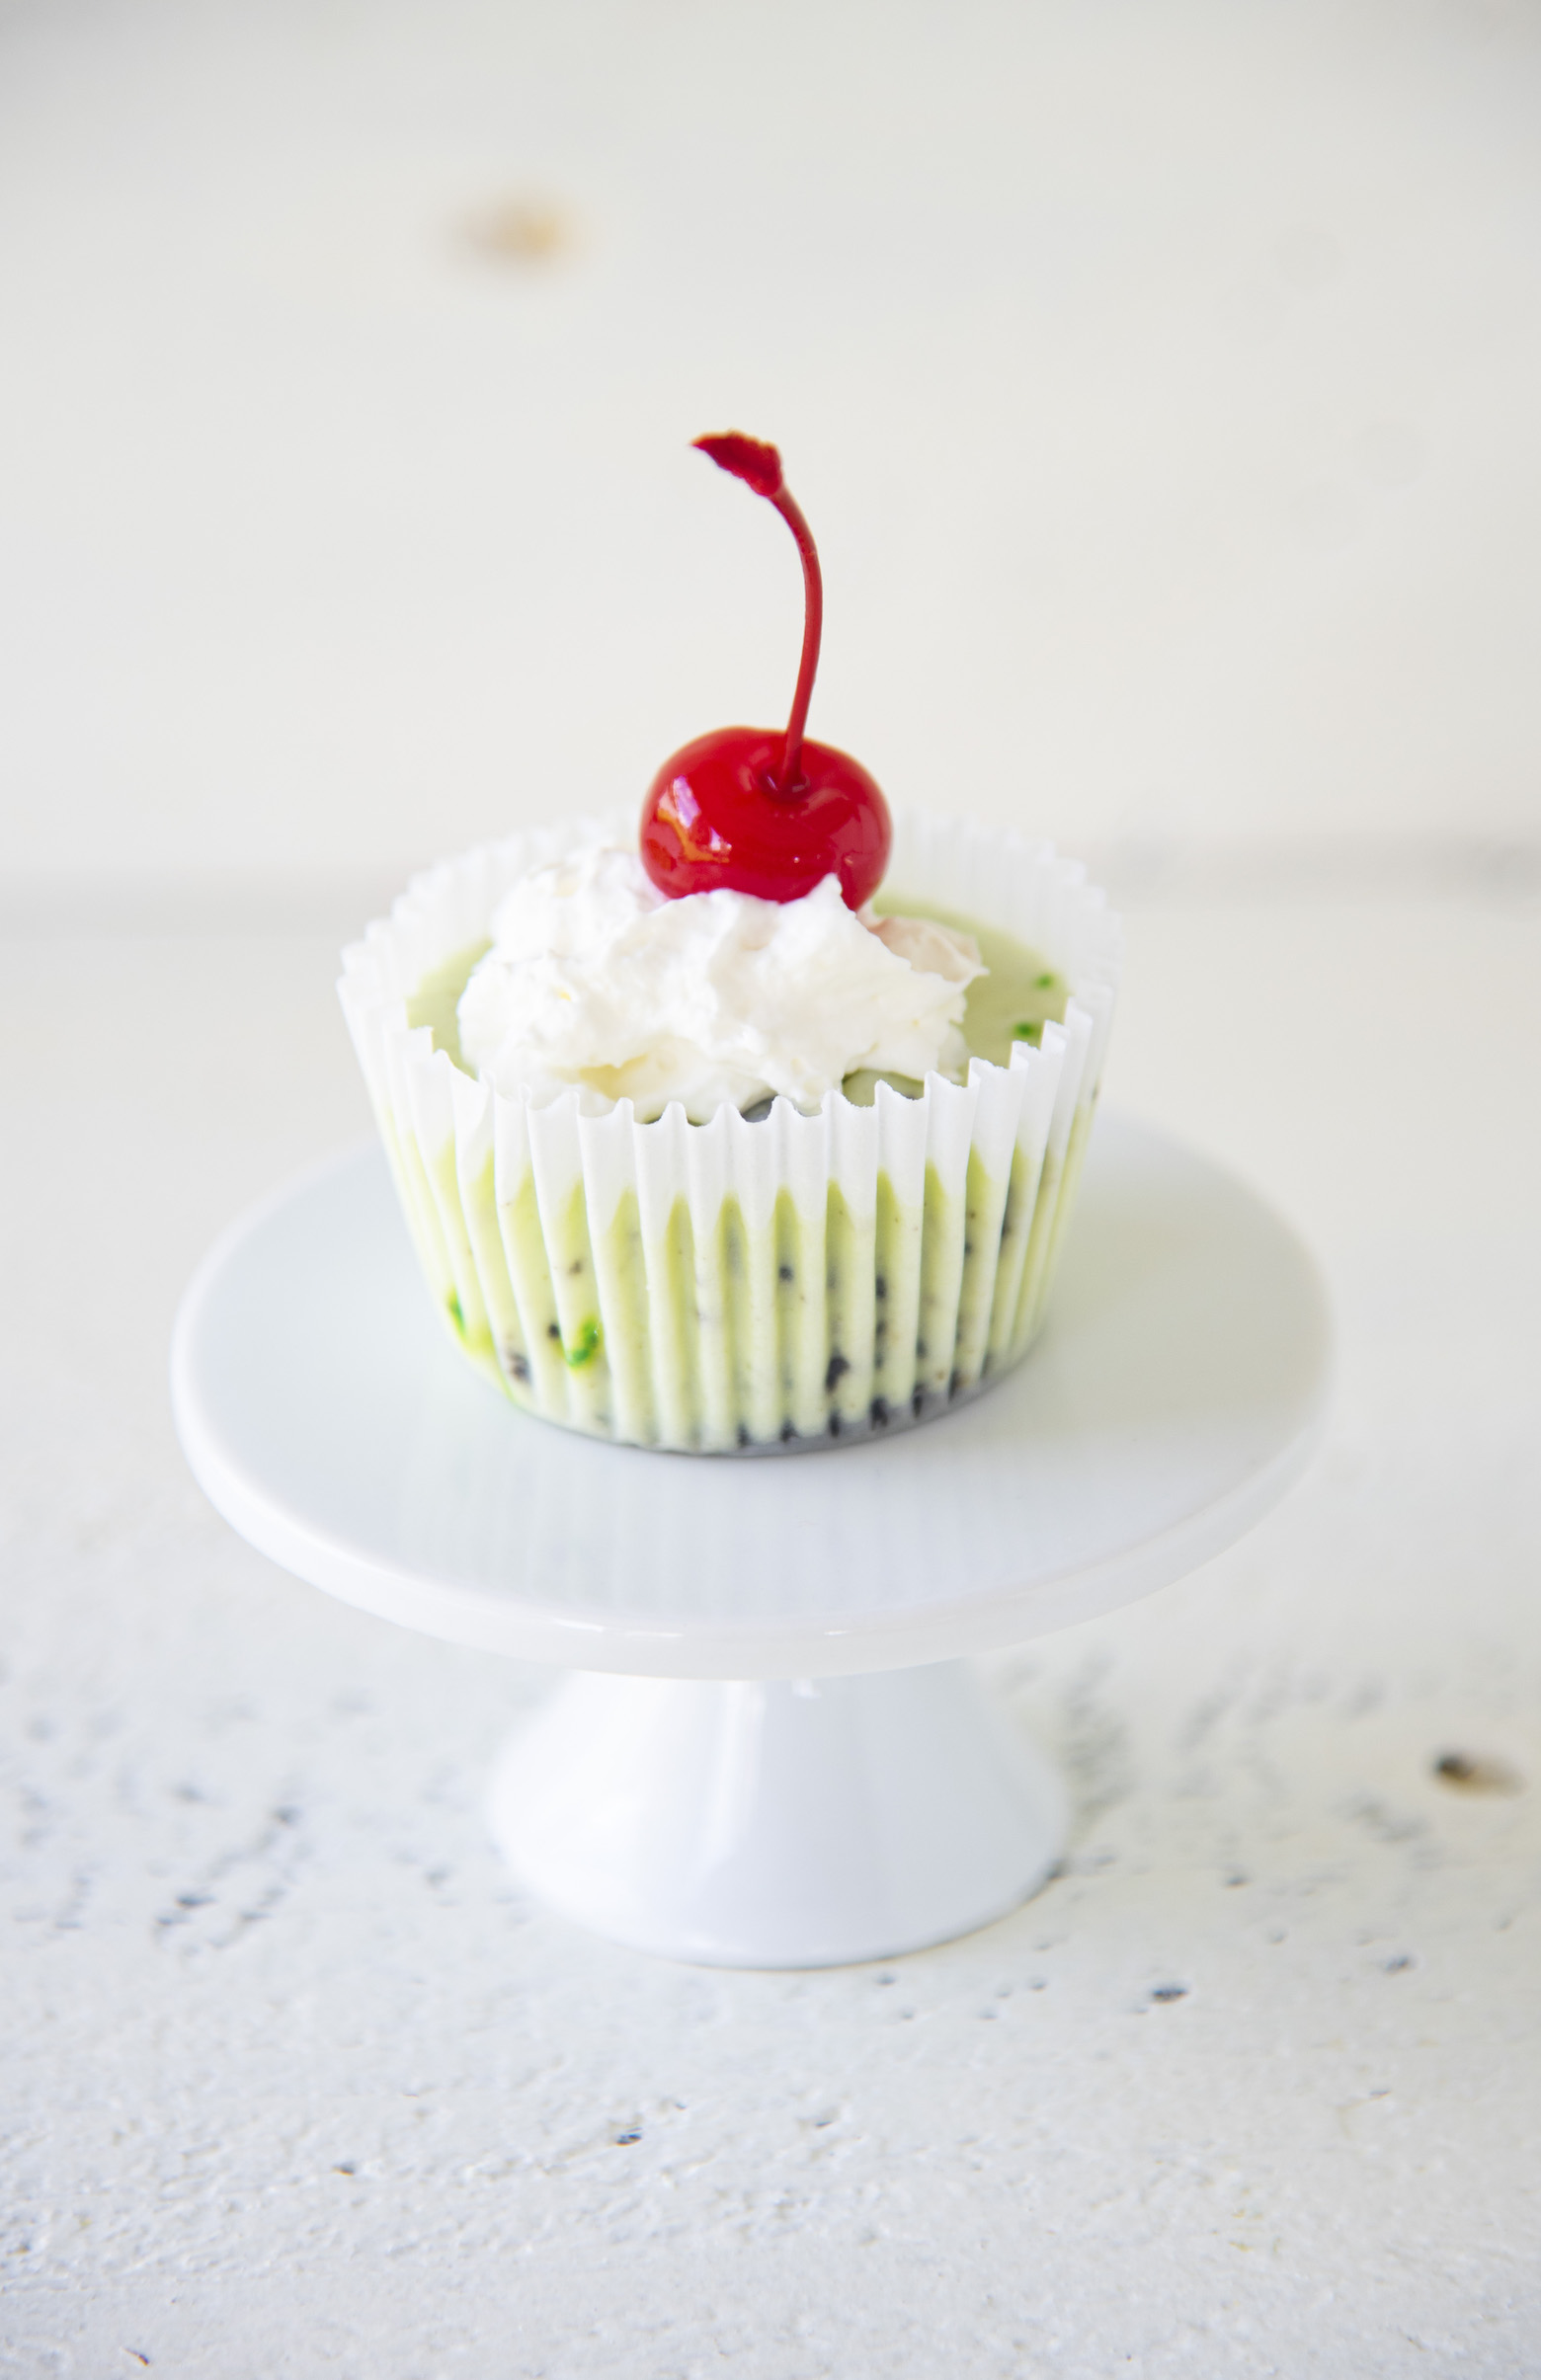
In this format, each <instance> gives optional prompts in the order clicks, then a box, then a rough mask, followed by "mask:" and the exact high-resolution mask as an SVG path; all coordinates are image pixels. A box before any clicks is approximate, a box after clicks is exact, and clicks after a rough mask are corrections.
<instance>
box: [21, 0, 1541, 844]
mask: <svg viewBox="0 0 1541 2380" xmlns="http://www.w3.org/2000/svg"><path fill="white" fill-rule="evenodd" d="M1538 123H1541V13H1538V11H1537V9H1536V8H1535V7H1534V5H1530V4H1527V0H1354V4H1353V5H1352V6H1349V7H1340V6H1332V5H1327V4H1323V5H1316V6H1295V7H1289V8H1269V7H1266V6H1262V5H1240V6H1238V5H1225V4H1223V0H1209V4H1207V5H1205V4H1204V0H1165V4H1163V5H1159V6H1155V7H1149V6H1136V5H1133V4H1132V0H1097V4H1096V5H1094V6H1090V7H1085V8H1080V7H1069V6H1062V7H1055V6H1045V5H1036V6H1004V5H1003V6H990V5H987V4H985V0H959V4H958V5H951V6H946V7H942V6H940V5H935V4H933V0H928V4H927V5H915V4H914V0H910V4H908V5H907V4H905V0H899V4H897V5H892V6H885V7H876V6H864V5H856V4H855V0H837V5H834V6H815V5H804V4H793V5H788V6H777V7H772V6H769V5H765V6H761V5H754V4H752V0H587V4H585V5H582V6H576V7H570V8H561V9H558V8H551V9H543V8H537V7H534V6H531V5H527V4H526V5H518V6H495V5H491V4H483V5H478V4H477V0H441V4H440V5H437V6H430V5H428V4H427V0H369V4H368V5H365V4H364V0H266V4H265V5H257V0H204V4H203V5H197V6H195V5H192V4H191V0H117V4H116V5H113V4H112V0H47V4H46V5H44V4H42V0H7V4H6V5H5V7H4V8H3V10H0V326H3V339H4V353H5V367H4V371H3V374H0V779H3V785H4V799H5V841H4V866H5V867H6V869H7V870H8V871H12V872H22V873H24V874H30V873H32V872H36V871H52V870H55V869H60V868H70V867H73V866H75V865H77V864H78V863H81V862H83V861H90V862H91V863H93V864H94V865H96V866H97V867H99V868H102V869H106V870H113V871H117V870H122V871H123V872H125V873H127V874H138V873H141V872H143V871H152V872H153V871H156V870H164V869H166V868H168V867H175V868H177V869H180V870H193V871H202V870H209V869H214V870H217V869H222V868H229V867H243V866H249V865H255V866H258V867H261V868H264V869H270V870H278V871H284V870H289V869H296V868H297V869H303V868H306V867H310V866H325V867H327V868H330V869H334V870H344V869H350V868H354V867H356V866H358V865H360V864H361V863H364V862H375V861H377V862H378V863H379V864H380V866H381V867H382V868H387V869H393V870H399V869H400V868H401V867H402V866H404V865H407V864H409V863H416V862H418V861H420V860H422V859H425V858H427V857H430V856H432V855H433V854H434V853H435V852H437V851H438V850H440V849H442V848H446V847H453V846H455V845H457V844H460V843H462V842H465V841H467V840H470V839H473V838H474V837H476V836H477V835H480V834H484V833H492V832H496V831H498V830H499V829H500V828H504V827H506V826H507V825H508V824H509V823H510V822H521V821H523V820H525V819H527V818H528V817H530V816H531V815H534V814H536V813H538V812H540V811H542V810H544V809H547V808H550V807H552V806H557V807H561V808H565V807H567V806H568V805H570V804H572V803H574V802H575V801H577V802H583V803H593V802H595V801H597V800H600V801H610V800H624V799H626V798H629V795H630V793H631V792H632V791H635V792H636V794H637V797H638V799H640V794H641V789H642V788H643V787H644V786H645V785H646V783H647V781H648V779H649V778H650V776H651V774H652V772H653V769H654V767H655V766H656V765H657V763H658V762H659V761H660V760H661V759H662V758H663V757H664V755H665V754H667V753H668V752H670V751H671V750H673V748H674V747H675V746H676V745H677V744H680V743H682V742H684V741H685V740H686V739H687V738H688V737H689V736H690V735H693V734H696V733H698V732H700V730H702V729H703V728H706V727H709V726H711V725H714V724H717V723H720V722H724V721H727V720H730V719H746V718H747V719H749V720H751V721H755V722H759V721H766V722H768V723H773V722H774V720H775V719H776V718H777V717H778V716H779V715H780V714H781V713H782V712H783V711H784V709H785V706H786V703H787V700H788V699H789V693H790V682H791V676H792V674H793V669H794V666H795V654H796V638H797V602H798V582H797V574H796V567H795V561H794V558H793V555H792V552H791V548H790V545H789V542H788V541H787V540H786V537H785V533H784V531H783V530H782V529H781V527H780V525H779V524H778V523H777V522H776V521H774V520H773V519H772V518H771V516H770V514H769V513H768V512H763V511H762V510H761V509H760V508H758V507H756V506H755V505H754V504H753V503H752V502H751V500H750V499H748V497H747V496H744V495H743V494H741V493H740V492H739V491H737V490H736V489H733V488H731V487H730V486H728V485H727V484H726V483H724V482H719V481H718V480H717V479H716V476H715V474H714V473H713V472H712V471H711V468H710V466H709V465H708V464H706V463H705V462H703V461H702V460H700V459H699V458H698V457H695V456H692V455H690V454H689V453H688V452H687V450H686V442H687V440H688V439H689V437H690V436H693V435H694V434H695V433H696V432H698V431H703V430H708V429H720V428H726V427H728V426H729V425H737V426H740V427H743V428H746V429H748V430H750V431H753V432H755V433H758V434H759V435H762V436H771V437H774V438H776V439H777V440H778V441H779V442H780V443H781V445H782V447H783V449H784V452H785V455H786V458H787V465H788V471H789V474H790V476H791V481H792V485H793V486H794V488H795V489H796V490H797V492H798V493H799V494H800V496H801V498H802V500H803V502H804V504H805V507H806V509H807V510H808V512H809V513H810V515H811V516H812V518H813V520H814V523H815V526H816V529H817V531H818V533H819V535H820V537H821V539H822V541H823V545H824V551H825V559H826V568H827V579H828V590H829V619H828V633H827V640H826V654H827V661H826V667H825V672H824V676H823V679H822V682H821V686H820V691H819V695H818V698H817V707H816V712H815V731H816V732H817V733H820V734H822V735H824V736H825V737H826V738H827V740H829V741H832V742H836V743H842V744H845V745H847V746H849V747H850V748H851V749H852V750H854V751H856V752H857V753H858V754H860V756H862V757H863V758H864V759H865V760H866V761H867V763H868V765H869V766H870V767H872V768H873V770H874V771H875V772H876V773H877V775H878V776H879V779H880V780H881V781H883V782H884V783H885V784H886V785H887V786H888V788H889V790H890V791H891V793H892V794H893V795H894V796H895V797H896V798H898V799H901V800H904V801H906V802H919V801H924V802H928V803H930V804H932V805H933V806H936V805H941V806H948V805H961V806H965V807H967V808H969V809H970V810H972V811H975V812H979V813H983V814H986V815H988V816H991V817H993V818H1008V817H1010V818H1014V819H1019V820H1021V821H1022V822H1023V823H1024V824H1025V825H1027V826H1029V827H1030V828H1032V829H1034V830H1041V831H1047V832H1049V833H1053V834H1055V835H1057V836H1059V837H1060V838H1061V839H1063V840H1066V841H1068V842H1070V843H1074V844H1076V845H1078V846H1084V845H1086V844H1088V843H1096V844H1105V843H1107V842H1108V841H1110V840H1112V839H1115V838H1123V839H1125V840H1130V841H1134V842H1138V843H1141V844H1148V843H1150V842H1151V841H1152V840H1156V841H1159V842H1163V843H1164V842H1166V841H1169V840H1171V839H1173V838H1176V839H1177V840H1182V839H1184V838H1187V837H1191V836H1194V835H1199V836H1203V837H1209V838H1218V839H1222V840H1226V841H1232V842H1234V841H1242V842H1253V841H1257V840H1261V841H1263V842H1272V841H1276V840H1278V839H1279V838H1284V837H1290V836H1296V835H1308V836H1315V837H1330V838H1344V837H1347V838H1352V837H1354V836H1362V835H1365V834H1395V835H1397V836H1400V837H1410V836H1412V837H1421V836H1436V837H1437V836H1439V835H1441V834H1450V833H1457V834H1459V835H1461V836H1463V837H1466V838H1478V839H1482V838H1488V839H1495V838H1497V839H1499V840H1512V839H1513V838H1514V837H1516V836H1528V835H1529V834H1531V833H1533V832H1534V830H1535V828H1536V823H1537V799H1538V791H1537V779H1538V747H1541V725H1538V719H1537V706H1536V704H1535V702H1534V700H1533V699H1531V698H1529V693H1528V687H1529V683H1530V681H1531V678H1532V674H1533V670H1534V655H1535V652H1536V650H1537V646H1538V642H1541V571H1538V566H1537V556H1538V552H1541V439H1538V436H1537V433H1536V424H1537V422H1538V420H1541V167H1538V163H1537V150H1538V132H1537V127H1538ZM520 203H524V204H526V205H527V206H529V207H532V208H533V209H534V210H535V211H536V212H537V213H538V212H539V211H540V210H542V209H544V210H548V211H549V212H550V214H551V215H552V217H553V223H552V245H551V248H550V251H549V253H548V254H547V255H546V257H545V258H544V260H543V261H538V262H524V263H521V262H519V261H518V260H517V259H511V258H509V257H508V256H506V255H504V256H500V255H499V254H498V253H497V252H496V249H495V247H491V246H489V244H488V243H487V241H486V240H485V239H482V240H479V239H478V236H477V235H478V232H479V230H480V229H481V228H482V227H483V226H484V224H485V223H486V221H487V220H488V218H489V217H490V218H493V219H496V218H497V216H498V214H499V211H500V209H503V208H506V207H507V206H509V205H510V204H515V205H518V204H520Z"/></svg>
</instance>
